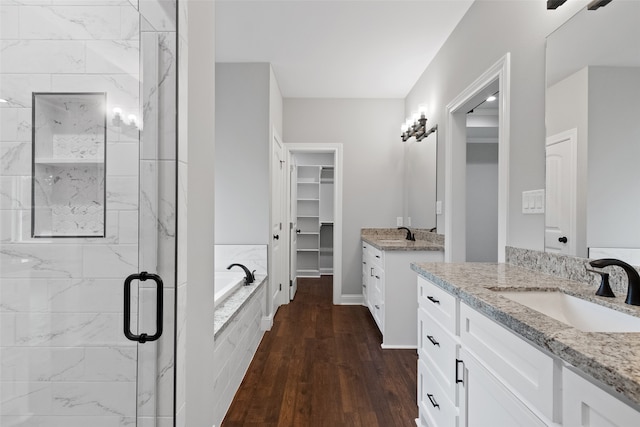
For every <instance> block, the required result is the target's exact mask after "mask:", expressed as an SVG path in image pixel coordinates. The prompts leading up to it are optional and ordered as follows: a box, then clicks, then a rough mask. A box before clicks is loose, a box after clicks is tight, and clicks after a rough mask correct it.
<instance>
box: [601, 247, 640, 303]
mask: <svg viewBox="0 0 640 427" xmlns="http://www.w3.org/2000/svg"><path fill="white" fill-rule="evenodd" d="M589 264H590V265H591V266H592V267H596V268H604V267H608V266H610V265H615V266H618V267H622V269H623V270H624V271H625V273H627V282H628V287H627V299H626V300H625V301H624V302H625V303H627V304H630V305H640V274H638V270H636V269H635V268H633V266H631V265H629V264H627V263H626V262H624V261H620V260H619V259H615V258H602V259H596V260H593V261H590V262H589Z"/></svg>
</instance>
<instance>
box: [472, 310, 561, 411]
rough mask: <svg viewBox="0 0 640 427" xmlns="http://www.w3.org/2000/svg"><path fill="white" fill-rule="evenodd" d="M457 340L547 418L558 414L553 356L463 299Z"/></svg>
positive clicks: (557, 369)
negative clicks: (556, 411)
mask: <svg viewBox="0 0 640 427" xmlns="http://www.w3.org/2000/svg"><path fill="white" fill-rule="evenodd" d="M460 341H461V343H462V347H463V348H465V349H467V350H468V351H470V352H471V353H472V354H474V355H475V357H476V358H477V359H478V360H479V361H480V362H481V363H482V364H483V365H484V366H485V367H486V368H487V369H488V370H489V371H490V372H491V373H492V374H493V375H495V376H496V377H497V378H498V379H499V380H500V381H502V382H503V383H504V384H506V385H507V386H508V387H509V388H510V389H512V390H517V391H518V394H519V395H520V396H521V398H522V399H523V400H524V401H526V402H527V403H528V404H529V405H530V406H532V407H535V408H536V409H538V410H539V411H540V412H541V413H542V414H543V415H544V416H545V417H547V418H549V419H554V418H557V417H554V401H553V396H554V393H555V392H556V390H554V383H557V382H559V381H555V380H554V379H559V378H558V375H559V372H560V367H559V365H558V366H556V364H555V362H554V360H553V358H551V357H550V356H548V355H546V354H545V353H543V352H542V351H540V350H538V349H537V348H536V347H534V346H533V345H532V344H530V343H528V342H526V341H525V340H523V339H522V338H520V337H518V336H516V335H515V334H514V333H512V332H511V331H509V330H507V329H505V328H504V327H502V326H500V325H499V324H497V323H496V322H494V321H493V320H490V319H489V318H487V317H485V316H484V315H482V314H480V313H479V312H477V311H475V310H474V309H472V308H471V307H469V306H468V305H466V304H464V303H462V304H460Z"/></svg>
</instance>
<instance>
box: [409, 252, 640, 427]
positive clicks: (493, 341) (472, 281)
mask: <svg viewBox="0 0 640 427" xmlns="http://www.w3.org/2000/svg"><path fill="white" fill-rule="evenodd" d="M411 269H412V270H414V271H415V272H417V273H418V280H417V286H418V290H417V292H418V337H419V338H418V340H419V342H418V358H419V361H418V407H419V413H420V418H419V420H417V421H418V425H420V426H429V427H443V426H451V427H453V426H489V425H492V426H567V427H573V426H587V425H589V426H596V425H597V426H621V427H622V426H625V427H628V426H638V425H640V332H629V331H627V332H619V331H620V330H631V331H633V330H637V329H636V328H637V326H636V324H635V322H636V321H637V320H639V319H638V318H639V317H640V307H635V306H629V305H627V304H624V303H623V301H624V296H623V295H618V296H617V297H616V298H614V299H608V298H607V299H603V298H601V297H596V296H594V295H593V294H594V292H595V289H591V288H590V287H589V286H587V285H584V284H582V283H579V282H575V281H572V280H568V279H562V278H556V277H553V276H549V275H545V274H542V273H538V272H534V271H530V270H527V269H524V268H521V267H516V266H513V265H509V264H484V263H483V264H480V263H478V264H474V263H462V264H444V263H413V264H412V265H411ZM530 292H535V293H536V294H539V295H541V297H542V298H546V299H543V301H551V300H553V298H549V297H550V296H551V295H553V296H554V297H557V296H562V295H560V294H563V295H571V296H575V297H578V298H579V299H580V301H583V302H584V300H586V301H592V302H596V303H597V304H598V306H601V305H605V306H608V307H609V308H612V309H615V311H614V312H606V313H605V316H607V315H610V316H611V317H616V316H618V314H620V315H621V316H623V318H622V319H623V320H622V321H621V322H619V324H618V325H608V324H607V325H605V323H608V322H607V319H606V317H603V318H602V319H603V320H602V321H599V322H595V323H594V324H593V326H589V325H586V326H584V327H583V326H580V328H578V327H576V326H575V324H574V325H573V326H571V325H569V324H566V323H565V321H559V320H556V319H555V318H552V317H550V316H548V315H545V314H542V313H541V312H539V311H537V310H534V309H532V308H529V306H528V305H529V304H530V302H531V298H532V295H533V294H530V295H529V296H527V294H529V293H530ZM533 297H535V295H533ZM519 298H520V301H521V302H520V303H519V302H516V301H518V299H519ZM545 304H546V305H547V306H545V307H542V308H541V309H547V308H549V307H548V306H549V305H551V303H547V302H545ZM566 310H567V309H563V310H562V311H566ZM625 315H630V316H631V317H629V318H625V317H624V316H625ZM594 316H595V314H594ZM587 320H589V319H587ZM572 321H573V320H572ZM581 329H583V330H581ZM585 330H586V331H585ZM612 330H617V331H618V332H612Z"/></svg>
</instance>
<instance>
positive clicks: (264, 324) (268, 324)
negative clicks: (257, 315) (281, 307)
mask: <svg viewBox="0 0 640 427" xmlns="http://www.w3.org/2000/svg"><path fill="white" fill-rule="evenodd" d="M272 327H273V314H270V315H268V316H262V318H261V319H260V330H262V331H270V330H271V328H272Z"/></svg>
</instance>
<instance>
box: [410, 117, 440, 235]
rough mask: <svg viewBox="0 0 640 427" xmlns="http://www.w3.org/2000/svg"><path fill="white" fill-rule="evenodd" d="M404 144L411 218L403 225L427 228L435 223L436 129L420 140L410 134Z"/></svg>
mask: <svg viewBox="0 0 640 427" xmlns="http://www.w3.org/2000/svg"><path fill="white" fill-rule="evenodd" d="M431 126H433V124H431ZM427 128H430V126H429V123H427ZM404 144H405V189H404V191H405V201H406V202H405V203H406V206H405V212H407V214H406V217H407V218H411V224H406V225H409V226H410V227H412V228H423V229H427V230H429V229H431V228H433V227H435V226H436V200H437V198H436V175H437V167H436V163H437V162H436V159H437V156H438V130H437V129H436V130H435V132H433V133H431V134H430V135H429V136H427V137H426V138H424V139H423V140H422V141H416V139H415V138H411V139H409V140H408V141H407V142H405V143H404Z"/></svg>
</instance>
